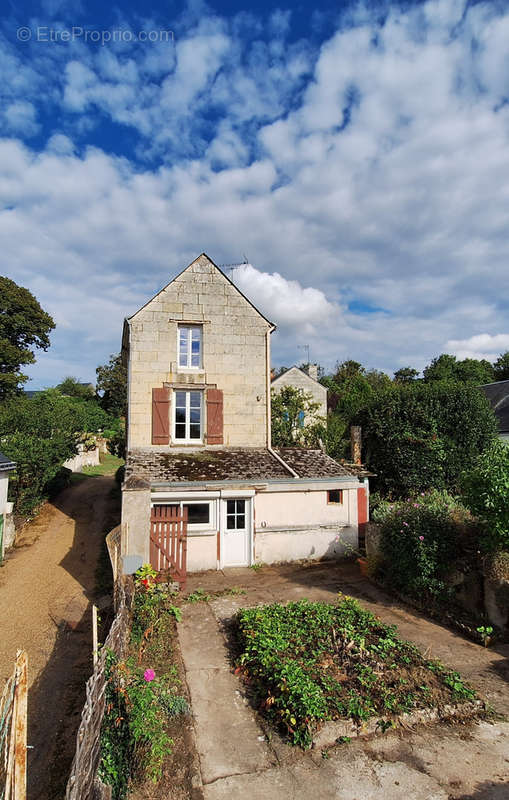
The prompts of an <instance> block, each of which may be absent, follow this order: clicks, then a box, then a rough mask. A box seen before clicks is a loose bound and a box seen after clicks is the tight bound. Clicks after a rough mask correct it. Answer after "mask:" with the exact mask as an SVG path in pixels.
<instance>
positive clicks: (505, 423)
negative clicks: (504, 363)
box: [479, 381, 509, 433]
mask: <svg viewBox="0 0 509 800" xmlns="http://www.w3.org/2000/svg"><path fill="white" fill-rule="evenodd" d="M479 388H480V390H481V391H482V392H484V394H485V395H486V397H487V398H488V400H489V402H490V405H491V407H492V409H493V411H494V414H495V416H496V418H497V421H498V427H499V430H500V432H501V433H507V432H509V381H496V382H495V383H485V384H484V385H483V386H480V387H479Z"/></svg>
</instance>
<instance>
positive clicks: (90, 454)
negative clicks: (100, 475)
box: [62, 447, 100, 472]
mask: <svg viewBox="0 0 509 800" xmlns="http://www.w3.org/2000/svg"><path fill="white" fill-rule="evenodd" d="M98 464H100V459H99V448H98V447H94V449H93V450H85V449H83V450H82V451H81V452H79V453H77V454H76V455H75V456H73V457H72V458H69V459H68V460H67V461H65V462H64V463H63V465H62V466H64V467H66V469H70V470H71V471H72V472H80V471H81V470H82V469H83V467H96V466H97V465H98Z"/></svg>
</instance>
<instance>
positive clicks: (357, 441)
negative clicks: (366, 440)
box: [350, 425, 362, 465]
mask: <svg viewBox="0 0 509 800" xmlns="http://www.w3.org/2000/svg"><path fill="white" fill-rule="evenodd" d="M361 434H362V428H361V427H360V425H352V426H351V428H350V442H351V445H352V462H353V463H354V464H359V465H360V464H362V458H361V445H362V436H361Z"/></svg>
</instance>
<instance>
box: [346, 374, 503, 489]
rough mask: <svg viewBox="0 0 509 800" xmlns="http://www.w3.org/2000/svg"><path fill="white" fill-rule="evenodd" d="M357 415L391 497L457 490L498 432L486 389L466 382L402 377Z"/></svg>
mask: <svg viewBox="0 0 509 800" xmlns="http://www.w3.org/2000/svg"><path fill="white" fill-rule="evenodd" d="M356 421H357V422H358V423H359V424H360V425H361V426H362V430H363V444H364V454H365V460H366V463H367V464H368V466H369V467H370V469H372V470H373V472H375V473H376V487H377V489H378V490H379V491H381V492H382V493H384V494H385V495H386V496H389V497H392V498H393V499H397V498H401V497H408V496H409V495H410V494H412V493H415V492H422V491H426V490H427V489H429V488H430V487H433V488H435V489H446V490H447V491H450V492H453V493H456V492H458V490H459V487H460V478H461V474H462V472H463V471H464V469H465V465H466V464H471V463H472V462H473V461H474V460H475V459H476V458H477V457H478V456H479V454H480V453H483V452H484V451H485V450H486V449H487V448H489V446H490V445H491V443H492V442H493V441H494V439H495V437H496V431H497V428H496V421H495V417H494V414H493V411H492V410H491V407H490V405H489V403H488V401H487V400H486V398H485V397H484V395H483V394H482V393H481V392H480V391H479V389H477V388H476V387H475V386H472V385H468V384H462V383H447V382H440V381H437V382H431V383H416V382H411V383H399V384H393V385H392V386H391V387H390V388H388V389H387V390H384V391H382V392H380V393H378V394H376V395H375V396H374V397H373V399H372V400H371V402H370V403H369V404H368V406H367V407H366V408H365V409H364V410H363V411H362V412H360V413H359V415H358V417H357V419H356Z"/></svg>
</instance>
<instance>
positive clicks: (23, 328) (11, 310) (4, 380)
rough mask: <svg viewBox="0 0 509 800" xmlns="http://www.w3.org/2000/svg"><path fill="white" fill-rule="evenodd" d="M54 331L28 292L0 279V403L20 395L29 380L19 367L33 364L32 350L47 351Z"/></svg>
mask: <svg viewBox="0 0 509 800" xmlns="http://www.w3.org/2000/svg"><path fill="white" fill-rule="evenodd" d="M54 327H55V323H54V322H53V320H52V318H51V317H50V315H49V314H47V313H46V312H45V311H43V309H42V308H41V306H40V305H39V303H38V301H37V300H36V299H35V297H34V296H33V294H32V293H31V292H29V290H28V289H25V288H24V287H23V286H18V285H17V284H16V283H14V281H11V280H10V278H4V277H0V399H3V398H4V397H8V396H9V395H13V394H18V393H19V391H20V384H23V383H25V382H26V381H27V380H28V376H27V375H23V374H22V373H21V367H23V366H25V365H26V364H33V363H34V361H35V356H34V353H33V349H34V348H38V349H40V350H47V349H48V347H49V345H50V340H49V332H50V331H51V330H53V328H54Z"/></svg>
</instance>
